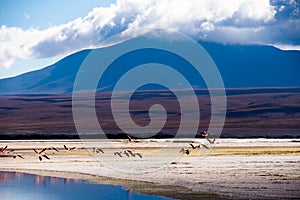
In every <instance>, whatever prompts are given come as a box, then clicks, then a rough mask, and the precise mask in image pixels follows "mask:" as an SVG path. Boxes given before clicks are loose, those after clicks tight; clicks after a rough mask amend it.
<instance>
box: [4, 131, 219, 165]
mask: <svg viewBox="0 0 300 200" xmlns="http://www.w3.org/2000/svg"><path fill="white" fill-rule="evenodd" d="M201 135H202V136H203V137H204V138H205V139H206V140H207V141H208V142H209V143H210V144H214V143H215V138H214V139H210V138H208V136H209V135H210V134H209V133H208V132H206V131H203V132H201ZM127 138H128V140H129V142H134V143H135V142H140V140H136V139H133V138H131V137H130V135H127ZM190 146H191V148H182V149H181V150H180V151H179V153H182V154H186V155H190V154H191V152H192V151H193V150H198V149H200V148H202V147H203V148H205V149H210V148H209V147H208V146H207V145H205V144H201V143H200V144H194V143H191V144H190ZM83 149H86V148H85V147H81V148H76V147H67V146H66V145H63V148H61V149H59V148H56V147H48V148H43V149H41V150H39V151H38V150H37V149H35V148H33V149H32V150H33V151H34V153H35V155H36V156H37V157H38V159H39V160H40V161H42V160H43V159H44V158H45V159H47V160H50V157H49V155H47V154H46V151H47V150H48V151H49V150H52V151H56V152H60V151H66V152H70V151H76V150H83ZM93 153H101V154H104V151H103V149H101V148H96V147H93ZM114 155H115V156H119V157H123V156H125V157H136V156H138V157H139V158H143V156H142V154H141V153H140V152H136V151H134V150H132V149H125V150H122V151H116V152H114ZM1 157H11V158H14V159H15V158H17V157H19V158H21V159H24V156H23V155H21V154H18V153H15V149H8V146H7V145H6V146H5V147H0V158H1Z"/></svg>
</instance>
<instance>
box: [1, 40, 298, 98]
mask: <svg viewBox="0 0 300 200" xmlns="http://www.w3.org/2000/svg"><path fill="white" fill-rule="evenodd" d="M199 43H200V44H201V45H202V46H203V47H204V48H205V49H206V50H207V52H208V53H209V54H210V56H211V57H212V58H213V60H214V61H215V63H216V64H217V66H218V68H219V71H220V72H221V75H222V77H223V80H224V84H225V87H226V88H242V87H289V86H300V79H299V74H300V67H299V66H300V65H299V64H300V52H299V51H282V50H279V49H276V48H274V47H271V46H258V45H257V46H253V45H252V46H242V45H222V44H217V43H209V42H199ZM109 48H110V47H106V48H103V49H102V50H103V51H107V50H109ZM90 52H91V50H83V51H80V52H77V53H74V54H72V55H70V56H67V57H65V58H63V59H62V60H60V61H58V62H57V63H55V64H53V65H51V66H48V67H45V68H43V69H40V70H37V71H32V72H29V73H25V74H22V75H19V76H16V77H12V78H6V79H2V80H0V94H30V93H31V94H36V93H39V94H41V93H42V94H65V93H70V92H72V90H73V83H74V80H75V77H76V73H77V71H78V69H79V67H80V65H81V63H82V61H83V60H84V59H85V58H86V56H87V55H88V54H89V53H90ZM150 62H157V63H161V64H166V65H169V66H172V67H174V68H176V69H177V70H179V71H180V72H181V73H184V74H186V75H189V77H191V78H190V79H189V81H190V82H191V83H192V85H194V86H195V87H199V88H201V87H204V86H205V84H204V82H203V80H202V79H201V77H199V76H195V75H194V74H195V73H194V71H192V70H188V67H186V65H188V63H187V62H186V61H185V60H182V59H179V58H178V57H174V56H172V54H170V53H168V52H163V51H159V50H153V49H148V50H144V51H135V52H132V53H130V54H128V55H127V56H126V57H121V58H119V59H118V60H116V62H114V64H113V65H115V66H114V67H112V69H116V68H117V69H118V70H110V71H108V72H107V76H106V78H104V79H103V84H104V85H102V88H103V87H104V88H105V89H104V91H111V90H112V85H113V83H114V82H116V80H118V78H120V76H121V75H122V73H124V72H125V71H126V70H128V69H130V67H132V66H135V65H140V64H145V63H150ZM120 66H122V67H120ZM97 67H101V65H97ZM175 81H177V80H174V82H175ZM156 87H157V86H155V85H154V86H149V88H143V89H158V88H156Z"/></svg>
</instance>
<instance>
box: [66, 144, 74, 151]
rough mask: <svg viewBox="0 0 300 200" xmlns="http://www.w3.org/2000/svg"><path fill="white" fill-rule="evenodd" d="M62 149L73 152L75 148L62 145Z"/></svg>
mask: <svg viewBox="0 0 300 200" xmlns="http://www.w3.org/2000/svg"><path fill="white" fill-rule="evenodd" d="M64 148H65V150H67V151H73V150H75V149H76V147H71V148H68V147H67V146H66V145H64Z"/></svg>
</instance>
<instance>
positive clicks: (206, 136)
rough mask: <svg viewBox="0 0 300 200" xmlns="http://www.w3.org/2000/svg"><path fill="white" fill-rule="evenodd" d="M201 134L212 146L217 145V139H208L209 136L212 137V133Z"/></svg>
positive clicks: (204, 132)
mask: <svg viewBox="0 0 300 200" xmlns="http://www.w3.org/2000/svg"><path fill="white" fill-rule="evenodd" d="M200 134H201V135H202V136H203V137H205V139H206V140H207V141H208V142H209V143H211V144H214V143H215V141H216V138H214V139H212V140H211V139H209V138H208V136H209V135H210V133H208V132H206V131H202V132H201V133H200Z"/></svg>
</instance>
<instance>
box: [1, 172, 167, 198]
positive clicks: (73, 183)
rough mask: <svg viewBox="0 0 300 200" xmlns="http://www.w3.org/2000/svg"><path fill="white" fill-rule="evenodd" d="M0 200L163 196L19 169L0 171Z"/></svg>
mask: <svg viewBox="0 0 300 200" xmlns="http://www.w3.org/2000/svg"><path fill="white" fill-rule="evenodd" d="M0 199H1V200H6V199H7V200H17V199H18V200H19V199H22V200H27V199H28V200H32V199H41V200H50V199H55V200H71V199H72V200H76V199H85V200H89V199H104V200H109V199H128V200H166V199H168V198H163V197H158V196H149V195H144V194H140V193H136V192H134V191H131V190H126V189H124V188H123V187H122V186H120V185H108V184H92V183H89V182H88V181H83V180H75V179H66V178H56V177H49V176H38V175H32V174H26V173H19V172H0Z"/></svg>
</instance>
